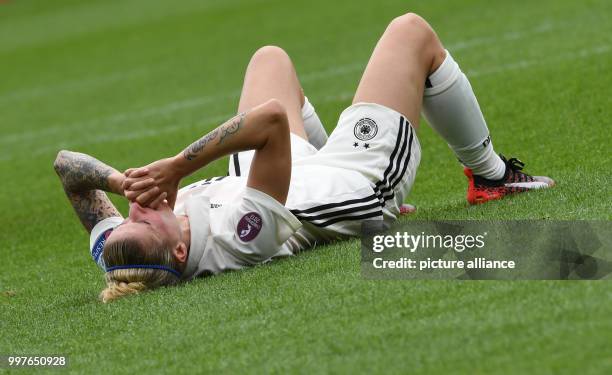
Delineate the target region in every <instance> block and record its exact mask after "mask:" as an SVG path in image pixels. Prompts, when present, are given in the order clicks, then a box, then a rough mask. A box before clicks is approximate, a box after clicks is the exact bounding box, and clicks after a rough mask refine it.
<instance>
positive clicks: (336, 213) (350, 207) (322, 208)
mask: <svg viewBox="0 0 612 375" xmlns="http://www.w3.org/2000/svg"><path fill="white" fill-rule="evenodd" d="M413 140H414V129H413V128H412V126H410V123H409V122H408V121H407V120H406V119H405V118H404V117H403V116H402V117H400V122H399V131H398V136H397V139H396V141H395V147H394V149H393V152H392V153H391V156H390V158H389V165H388V166H387V168H386V169H385V171H384V173H383V178H382V180H380V181H378V182H376V184H375V185H374V194H372V195H369V196H367V197H363V198H357V199H351V200H347V201H344V202H338V203H327V204H322V205H319V206H314V207H310V208H308V209H303V210H297V209H294V210H291V213H292V214H293V215H295V217H297V218H298V219H300V220H302V221H307V222H309V223H311V224H313V225H315V226H318V227H326V226H329V225H332V224H335V223H338V222H340V221H346V220H363V219H369V218H375V217H382V207H384V206H385V203H386V202H387V201H388V200H390V199H393V198H394V197H395V187H396V186H397V185H398V184H399V183H400V182H401V181H402V178H403V177H404V175H405V173H406V170H407V169H408V164H409V163H410V156H411V154H412V144H413Z"/></svg>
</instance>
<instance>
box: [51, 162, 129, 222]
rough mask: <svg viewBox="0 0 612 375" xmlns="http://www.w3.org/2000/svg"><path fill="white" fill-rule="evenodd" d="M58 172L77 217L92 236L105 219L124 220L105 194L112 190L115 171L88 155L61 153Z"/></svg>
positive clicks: (55, 165) (56, 168) (56, 167)
mask: <svg viewBox="0 0 612 375" xmlns="http://www.w3.org/2000/svg"><path fill="white" fill-rule="evenodd" d="M54 167H55V171H56V172H57V174H58V176H59V177H60V179H61V180H62V184H63V185H64V191H65V192H66V195H67V196H68V200H69V201H70V203H72V207H73V208H74V210H75V212H76V214H77V216H78V217H79V219H80V220H81V223H83V226H85V229H87V231H88V232H91V230H92V229H93V227H94V226H95V225H96V224H97V223H98V222H100V221H101V220H103V219H106V218H108V217H112V216H121V214H120V213H119V211H118V210H117V209H116V208H115V206H113V204H112V202H111V201H110V199H108V197H107V196H106V194H105V193H104V192H103V191H102V190H106V191H108V190H109V189H110V187H109V183H108V177H109V176H110V175H111V173H113V172H114V171H115V170H114V169H113V168H111V167H109V166H108V165H106V164H104V163H102V162H101V161H99V160H97V159H95V158H93V157H91V156H89V155H85V154H81V153H78V152H70V151H61V152H60V153H59V154H58V155H57V159H55V164H54Z"/></svg>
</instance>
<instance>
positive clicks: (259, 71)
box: [228, 46, 327, 176]
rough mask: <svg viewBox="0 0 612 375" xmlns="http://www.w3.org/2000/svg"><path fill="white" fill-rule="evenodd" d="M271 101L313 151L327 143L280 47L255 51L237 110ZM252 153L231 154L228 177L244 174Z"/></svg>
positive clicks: (317, 118)
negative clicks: (283, 113)
mask: <svg viewBox="0 0 612 375" xmlns="http://www.w3.org/2000/svg"><path fill="white" fill-rule="evenodd" d="M270 98H275V99H278V100H279V101H280V102H281V103H282V104H283V105H284V107H285V108H286V110H287V114H288V118H289V125H290V131H291V133H293V134H294V135H295V136H297V137H300V138H303V139H305V140H306V141H308V142H309V143H310V144H311V145H312V146H314V147H315V148H316V149H320V148H321V147H323V145H324V144H325V143H326V142H327V133H326V132H325V128H324V127H323V124H322V123H321V120H320V119H319V116H318V115H317V113H316V111H315V108H314V106H313V105H312V103H310V101H309V100H308V98H307V97H305V96H304V92H303V90H302V87H301V85H300V82H299V80H298V77H297V74H296V72H295V68H294V66H293V63H292V62H291V59H290V58H289V56H288V55H287V53H286V52H285V51H284V50H282V49H281V48H279V47H275V46H266V47H262V48H260V49H259V50H257V51H256V52H255V54H254V55H253V57H252V58H251V61H250V62H249V65H248V67H247V70H246V74H245V77H244V84H243V87H242V95H241V97H240V104H239V106H238V107H239V108H238V111H239V112H241V111H244V110H246V109H248V108H252V107H253V106H256V105H258V104H260V103H264V102H266V101H267V100H268V99H270ZM253 155H254V153H253V151H245V152H241V153H239V154H234V155H232V157H231V158H230V160H229V171H228V173H229V174H230V175H234V176H240V175H241V174H243V173H245V170H244V169H245V168H248V166H249V165H250V162H251V160H252V157H253Z"/></svg>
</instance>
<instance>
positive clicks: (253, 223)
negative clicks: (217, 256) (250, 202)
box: [236, 212, 263, 242]
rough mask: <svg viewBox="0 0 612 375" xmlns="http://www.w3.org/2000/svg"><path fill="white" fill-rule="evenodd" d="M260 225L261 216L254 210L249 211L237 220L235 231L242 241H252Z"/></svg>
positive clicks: (261, 224) (261, 222) (261, 221)
mask: <svg viewBox="0 0 612 375" xmlns="http://www.w3.org/2000/svg"><path fill="white" fill-rule="evenodd" d="M262 226H263V219H262V218H261V216H260V215H259V214H258V213H256V212H249V213H248V214H245V215H244V216H243V217H242V219H240V221H238V226H237V227H236V233H237V234H238V238H240V239H241V240H242V241H244V242H248V241H252V240H253V239H254V238H255V237H257V235H258V234H259V231H261V227H262Z"/></svg>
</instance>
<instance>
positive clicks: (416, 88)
mask: <svg viewBox="0 0 612 375" xmlns="http://www.w3.org/2000/svg"><path fill="white" fill-rule="evenodd" d="M358 102H371V103H377V104H381V105H384V106H386V107H389V108H391V109H394V110H396V111H398V112H400V113H402V114H404V115H405V116H406V117H407V118H408V119H409V120H410V122H411V123H412V124H413V126H416V125H417V124H418V120H419V115H420V113H421V109H422V110H423V113H424V115H425V117H426V118H427V119H428V122H429V123H430V125H431V126H432V127H433V128H434V130H435V131H436V132H437V133H438V134H439V135H440V136H441V137H442V138H444V140H445V141H446V142H447V143H448V145H449V146H450V148H451V149H452V150H453V152H454V153H455V154H456V156H457V158H458V159H459V160H460V161H461V162H462V163H463V165H464V166H465V174H466V176H467V177H468V180H469V186H468V201H469V202H470V203H472V204H474V203H482V202H486V201H489V200H492V199H499V198H502V197H503V196H505V195H507V194H510V193H516V192H523V191H528V190H531V189H538V188H545V187H549V186H552V185H554V181H552V180H551V179H550V178H548V177H542V176H535V177H534V176H530V175H528V174H525V173H523V172H522V171H521V169H522V166H523V165H522V163H521V162H520V161H518V160H517V159H510V160H506V159H505V158H503V157H501V156H498V155H497V154H496V153H495V152H494V150H493V144H492V142H491V138H490V136H489V130H488V128H487V125H486V122H485V120H484V116H483V115H482V112H481V110H480V107H479V105H478V102H477V100H476V97H475V95H474V93H473V91H472V87H471V85H470V84H469V81H468V80H467V77H465V75H464V74H463V73H462V72H461V70H460V69H459V66H458V64H457V63H456V62H455V61H454V60H453V58H452V56H450V54H448V52H447V51H445V50H444V47H443V46H442V43H441V42H440V40H439V39H438V37H437V36H436V34H435V32H434V31H433V29H432V28H431V26H430V25H429V24H428V23H427V22H426V21H425V20H423V19H422V18H421V17H419V16H417V15H415V14H411V13H409V14H405V15H403V16H400V17H398V18H396V19H395V20H393V21H392V22H391V23H390V24H389V26H388V27H387V30H386V31H385V33H384V34H383V36H382V37H381V39H380V41H379V42H378V44H377V46H376V48H375V50H374V52H373V54H372V57H371V58H370V62H369V63H368V66H367V68H366V71H365V73H364V75H363V77H362V79H361V82H360V84H359V87H358V89H357V93H356V94H355V98H354V99H353V103H358ZM421 107H422V108H421Z"/></svg>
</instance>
